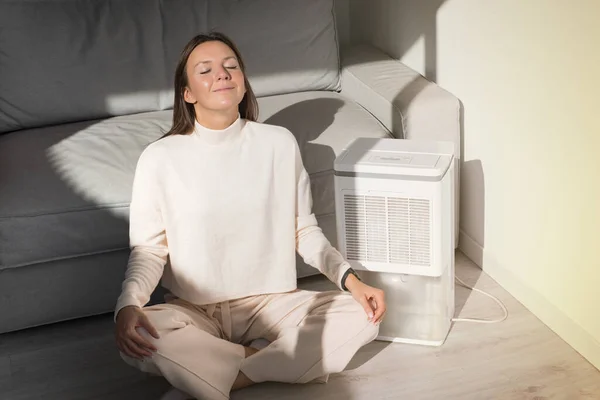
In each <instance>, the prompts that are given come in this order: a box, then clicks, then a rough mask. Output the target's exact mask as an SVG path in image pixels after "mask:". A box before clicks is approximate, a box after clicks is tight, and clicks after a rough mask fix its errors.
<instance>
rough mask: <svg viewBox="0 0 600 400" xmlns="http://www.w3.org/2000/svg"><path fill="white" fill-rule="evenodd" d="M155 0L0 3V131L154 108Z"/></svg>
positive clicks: (157, 76)
mask: <svg viewBox="0 0 600 400" xmlns="http://www.w3.org/2000/svg"><path fill="white" fill-rule="evenodd" d="M158 3H159V1H158V0H123V1H110V0H106V1H55V0H53V1H48V0H28V1H19V0H9V1H2V2H0V32H2V33H1V34H0V49H2V51H1V52H0V71H2V73H0V132H8V131H13V130H18V129H23V128H30V127H37V126H44V125H50V124H59V123H64V122H70V121H83V120H87V119H93V118H102V117H105V116H109V115H123V114H133V113H137V112H142V111H149V110H158V107H159V96H158V91H159V89H165V88H166V87H167V86H168V85H170V84H171V82H170V81H169V82H168V83H167V80H166V76H167V75H166V73H165V65H164V62H163V59H164V57H163V54H162V53H163V49H162V46H161V37H162V28H161V16H160V7H159V5H158ZM198 28H201V27H200V26H198Z"/></svg>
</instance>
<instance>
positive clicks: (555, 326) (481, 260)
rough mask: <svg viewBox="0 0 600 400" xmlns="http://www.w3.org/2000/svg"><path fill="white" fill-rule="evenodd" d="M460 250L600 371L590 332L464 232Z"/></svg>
mask: <svg viewBox="0 0 600 400" xmlns="http://www.w3.org/2000/svg"><path fill="white" fill-rule="evenodd" d="M458 247H459V250H460V251H462V252H463V253H464V255H465V256H467V257H468V258H469V259H470V260H472V261H473V262H474V263H475V264H477V265H478V266H479V267H480V268H481V269H483V271H484V272H485V273H487V274H488V275H489V276H490V277H491V278H492V279H494V280H495V281H496V282H497V283H498V284H499V285H500V286H502V287H503V288H504V289H505V290H506V291H508V292H509V293H510V294H511V295H512V296H514V297H515V298H516V299H517V300H518V301H519V302H520V303H521V304H523V305H524V306H525V307H526V308H527V309H528V310H529V311H531V312H532V313H533V314H534V315H535V316H536V317H537V318H538V319H540V321H542V322H543V323H544V324H545V325H546V326H548V327H549V328H550V329H552V331H554V332H555V333H556V334H557V335H558V336H559V337H561V338H562V339H563V340H564V341H565V342H567V344H569V345H570V346H571V347H572V348H573V349H575V351H577V352H578V353H579V354H581V355H582V356H583V357H584V358H585V359H587V360H588V361H589V362H590V363H591V364H592V365H593V366H595V367H596V368H597V369H598V370H600V342H598V341H597V340H596V339H595V338H594V337H593V336H592V335H591V334H590V333H589V332H587V331H586V330H585V329H583V328H582V327H581V326H580V325H579V324H577V323H576V322H575V321H573V320H572V319H571V318H569V317H568V316H567V315H566V314H564V313H563V312H562V311H560V310H559V309H558V308H557V307H556V306H554V305H553V304H552V303H550V302H549V301H548V299H546V298H545V297H544V296H542V295H541V294H540V293H539V292H537V291H536V290H534V289H533V288H531V287H530V286H529V285H527V284H526V283H525V282H523V281H522V280H520V279H519V278H517V277H516V276H515V275H514V274H513V273H512V272H511V271H509V270H508V269H506V268H504V267H503V266H501V265H500V264H499V263H498V262H497V261H496V260H494V259H492V257H490V256H487V255H486V254H485V251H484V248H483V247H481V245H479V244H478V243H477V242H476V241H475V240H473V239H472V238H471V237H470V236H469V235H468V234H466V233H465V232H463V231H462V230H461V231H460V242H459V246H458Z"/></svg>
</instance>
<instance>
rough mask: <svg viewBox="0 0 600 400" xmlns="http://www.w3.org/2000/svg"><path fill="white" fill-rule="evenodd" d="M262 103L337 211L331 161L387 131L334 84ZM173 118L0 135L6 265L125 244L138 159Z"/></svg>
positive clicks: (161, 114)
mask: <svg viewBox="0 0 600 400" xmlns="http://www.w3.org/2000/svg"><path fill="white" fill-rule="evenodd" d="M259 105H260V107H261V118H260V119H261V121H264V122H267V123H271V124H276V125H281V126H285V127H287V128H288V129H290V130H291V131H292V132H293V133H294V134H295V135H296V137H297V139H298V142H299V144H300V148H301V152H302V156H303V159H304V160H305V167H306V169H307V171H308V172H309V173H310V174H311V181H312V185H313V200H314V211H315V214H317V215H319V216H326V215H328V214H331V213H333V211H334V205H333V204H334V203H333V174H332V171H331V169H332V165H333V160H334V158H335V156H336V155H337V154H339V152H340V150H341V149H342V148H343V147H344V146H345V145H346V144H347V143H348V142H349V141H350V140H352V139H353V138H355V137H358V136H375V137H383V136H387V135H388V133H387V131H386V130H385V129H384V128H382V126H381V125H380V124H379V122H378V121H377V120H375V119H374V118H373V117H372V116H371V115H370V114H369V113H367V112H366V111H365V110H364V109H363V108H361V107H360V106H358V105H357V104H355V103H353V102H352V101H351V100H347V99H345V98H344V97H342V96H341V95H339V94H337V93H333V92H305V93H296V94H288V95H280V96H274V97H267V98H261V99H259ZM170 124H171V111H156V112H150V113H143V114H138V115H130V116H119V117H113V118H109V119H105V120H99V121H90V122H85V123H72V124H65V125H57V126H52V127H47V128H35V129H30V130H26V131H22V132H15V133H9V134H6V135H3V136H0V185H1V186H2V191H0V269H2V268H11V267H19V266H23V265H27V264H31V263H39V262H45V261H51V260H57V259H61V258H69V257H76V256H81V255H87V254H95V253H103V252H107V251H112V250H118V249H126V248H128V244H129V238H128V235H129V232H128V206H129V201H130V192H131V184H132V181H133V174H134V171H135V165H136V163H137V159H138V157H139V155H140V154H141V152H142V150H143V148H144V147H145V146H146V145H147V144H148V143H150V142H151V141H153V140H155V139H157V138H159V137H160V136H161V135H162V134H163V133H164V132H166V130H167V129H168V128H169V126H170ZM5 171H10V173H6V172H5ZM107 267H109V266H107Z"/></svg>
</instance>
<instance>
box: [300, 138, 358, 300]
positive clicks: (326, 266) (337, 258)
mask: <svg viewBox="0 0 600 400" xmlns="http://www.w3.org/2000/svg"><path fill="white" fill-rule="evenodd" d="M295 162H296V182H297V193H296V198H297V200H296V251H297V252H298V254H299V255H300V256H301V257H302V259H303V260H304V262H305V263H307V264H308V265H310V266H312V267H314V268H316V269H317V270H319V271H320V272H321V273H322V274H324V275H325V276H327V278H329V280H330V281H332V282H333V283H335V284H336V285H337V287H338V288H340V289H342V284H341V279H342V277H343V276H344V273H345V272H346V271H347V270H348V268H350V264H349V263H348V262H347V261H346V260H345V259H344V257H343V256H342V254H341V253H340V252H339V251H338V250H337V249H336V248H334V247H333V246H332V245H331V243H330V242H329V240H328V239H327V238H326V237H325V235H324V234H323V231H322V230H321V228H320V227H319V226H318V223H317V219H316V217H315V215H314V213H313V212H312V194H311V189H310V178H309V176H308V173H307V172H306V169H305V168H304V165H303V163H302V157H301V155H300V150H299V148H298V144H297V142H296V154H295Z"/></svg>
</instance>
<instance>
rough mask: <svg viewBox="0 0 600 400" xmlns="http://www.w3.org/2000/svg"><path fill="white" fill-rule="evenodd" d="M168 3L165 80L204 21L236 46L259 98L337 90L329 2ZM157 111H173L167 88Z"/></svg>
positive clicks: (220, 0)
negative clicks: (300, 92) (175, 5)
mask: <svg viewBox="0 0 600 400" xmlns="http://www.w3.org/2000/svg"><path fill="white" fill-rule="evenodd" d="M166 3H169V4H177V7H173V6H172V7H163V10H162V12H161V15H162V18H163V26H164V35H163V41H164V48H165V59H166V61H165V65H166V69H167V76H168V77H169V82H171V80H172V79H171V77H172V76H173V75H174V74H175V66H176V65H177V61H178V60H179V55H180V53H181V50H182V49H183V47H184V46H185V44H186V43H187V42H188V41H189V40H190V39H191V38H192V37H193V36H194V35H196V34H198V33H199V32H201V30H199V29H198V27H199V26H202V25H203V21H208V22H207V25H208V27H209V29H210V30H216V31H220V32H223V33H225V34H226V35H228V36H229V37H231V39H232V40H233V41H234V42H235V44H236V46H237V47H238V48H239V50H240V52H241V53H242V57H243V59H244V63H245V64H246V69H247V71H246V73H247V75H248V79H249V80H250V84H251V85H252V89H253V90H254V93H255V94H256V96H258V97H262V96H271V95H276V94H284V93H293V92H299V91H310V90H339V89H340V87H341V85H340V61H339V50H338V43H337V34H336V26H335V15H334V1H333V0H285V1H281V0H207V2H197V1H195V0H187V1H182V0H178V1H166ZM183 4H185V6H184V5H183ZM161 107H162V108H163V109H164V108H172V107H173V89H172V88H171V87H169V88H168V89H167V90H165V91H164V93H163V94H162V95H161Z"/></svg>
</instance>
